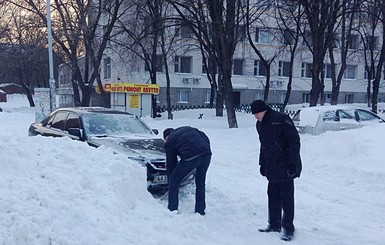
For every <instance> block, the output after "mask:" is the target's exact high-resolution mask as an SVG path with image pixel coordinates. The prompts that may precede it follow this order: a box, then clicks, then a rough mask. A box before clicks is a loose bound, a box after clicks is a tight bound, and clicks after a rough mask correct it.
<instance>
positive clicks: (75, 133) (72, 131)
mask: <svg viewBox="0 0 385 245" xmlns="http://www.w3.org/2000/svg"><path fill="white" fill-rule="evenodd" d="M68 133H69V134H70V135H73V136H77V137H79V139H82V138H83V132H82V130H81V129H80V128H69V129H68Z"/></svg>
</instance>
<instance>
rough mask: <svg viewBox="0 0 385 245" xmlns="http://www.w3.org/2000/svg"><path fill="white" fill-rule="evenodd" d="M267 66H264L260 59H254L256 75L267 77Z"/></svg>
mask: <svg viewBox="0 0 385 245" xmlns="http://www.w3.org/2000/svg"><path fill="white" fill-rule="evenodd" d="M266 73H267V71H266V68H265V67H264V66H263V64H262V62H261V61H260V60H254V76H256V77H266Z"/></svg>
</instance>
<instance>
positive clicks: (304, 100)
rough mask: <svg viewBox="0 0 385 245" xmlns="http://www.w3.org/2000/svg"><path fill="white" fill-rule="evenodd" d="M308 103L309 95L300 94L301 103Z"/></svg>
mask: <svg viewBox="0 0 385 245" xmlns="http://www.w3.org/2000/svg"><path fill="white" fill-rule="evenodd" d="M309 102H310V93H302V103H309Z"/></svg>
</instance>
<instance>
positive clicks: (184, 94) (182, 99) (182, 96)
mask: <svg viewBox="0 0 385 245" xmlns="http://www.w3.org/2000/svg"><path fill="white" fill-rule="evenodd" d="M189 96H190V92H189V90H188V89H181V90H179V93H178V103H188V102H189Z"/></svg>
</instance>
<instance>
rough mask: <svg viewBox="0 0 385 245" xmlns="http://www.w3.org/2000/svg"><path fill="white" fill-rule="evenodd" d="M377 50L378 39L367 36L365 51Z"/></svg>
mask: <svg viewBox="0 0 385 245" xmlns="http://www.w3.org/2000/svg"><path fill="white" fill-rule="evenodd" d="M377 49H378V37H377V36H367V37H366V50H377Z"/></svg>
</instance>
